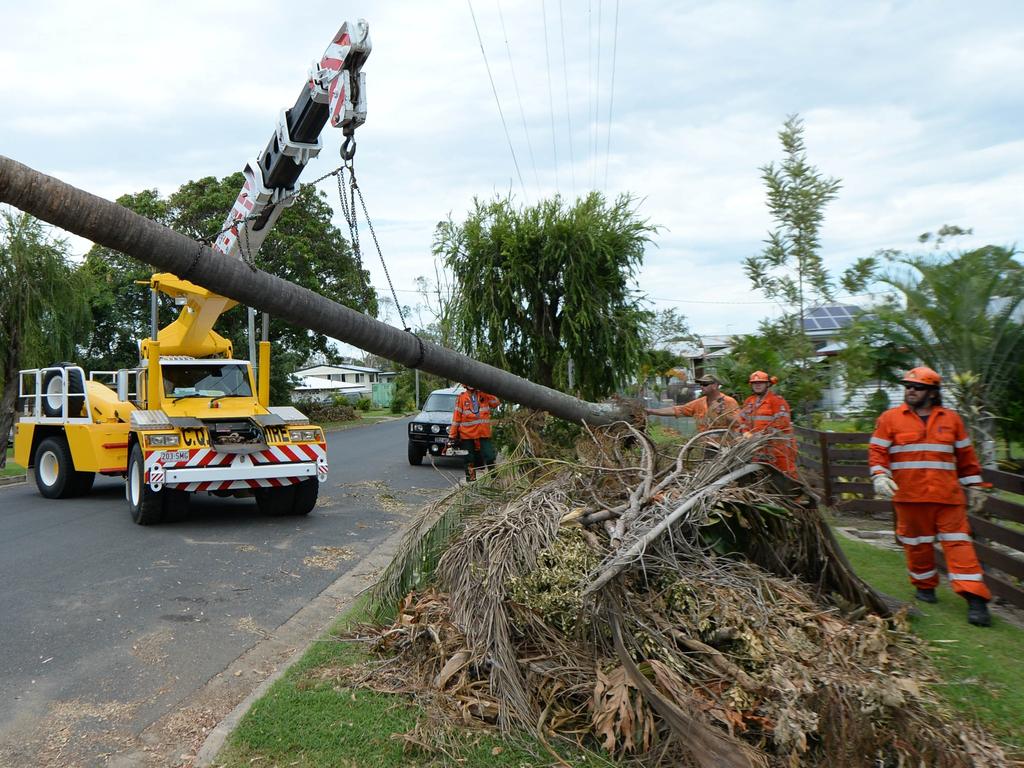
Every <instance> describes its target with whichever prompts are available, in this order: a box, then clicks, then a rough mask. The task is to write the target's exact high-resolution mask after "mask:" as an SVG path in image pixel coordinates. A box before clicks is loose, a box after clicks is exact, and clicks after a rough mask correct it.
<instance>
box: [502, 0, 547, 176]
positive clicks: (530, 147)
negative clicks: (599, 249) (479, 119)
mask: <svg viewBox="0 0 1024 768" xmlns="http://www.w3.org/2000/svg"><path fill="white" fill-rule="evenodd" d="M497 6H498V19H499V20H500V21H501V36H502V37H504V38H505V53H507V54H508V68H509V69H510V70H511V71H512V85H513V86H514V87H515V90H516V101H518V102H519V116H520V117H521V118H522V120H523V133H525V134H526V148H527V149H528V150H529V152H530V165H532V166H533V180H534V182H535V183H536V184H537V194H538V195H541V194H542V193H541V186H540V176H539V175H538V174H537V161H536V160H534V158H533V142H532V141H530V129H529V127H528V126H527V125H526V111H525V110H524V109H523V97H522V96H520V95H519V79H518V78H517V77H516V67H515V65H514V64H513V63H512V47H511V46H510V45H509V44H508V32H507V31H505V15H504V14H503V13H502V12H501V2H500V0H498V3H497Z"/></svg>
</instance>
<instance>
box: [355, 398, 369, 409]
mask: <svg viewBox="0 0 1024 768" xmlns="http://www.w3.org/2000/svg"><path fill="white" fill-rule="evenodd" d="M356 408H357V409H358V410H360V411H368V410H370V409H371V408H373V400H371V399H370V398H368V397H360V398H359V399H358V400H356Z"/></svg>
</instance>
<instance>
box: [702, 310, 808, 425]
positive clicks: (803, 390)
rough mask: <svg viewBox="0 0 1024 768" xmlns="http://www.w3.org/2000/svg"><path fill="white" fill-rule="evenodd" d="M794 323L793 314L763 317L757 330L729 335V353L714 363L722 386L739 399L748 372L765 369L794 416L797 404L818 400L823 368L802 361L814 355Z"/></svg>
mask: <svg viewBox="0 0 1024 768" xmlns="http://www.w3.org/2000/svg"><path fill="white" fill-rule="evenodd" d="M796 322H797V320H796V317H795V316H793V315H787V316H785V317H782V318H780V319H779V320H763V321H762V322H761V324H760V326H758V332H757V333H753V334H747V335H743V336H735V337H733V340H732V346H731V348H730V350H729V354H727V355H725V356H724V357H722V358H720V359H719V360H718V363H717V364H716V366H715V375H716V376H718V378H719V379H721V381H722V389H723V390H724V391H726V392H729V393H734V394H735V395H736V398H737V399H738V400H740V401H741V402H742V401H743V399H744V398H745V397H746V396H747V395H748V394H749V393H750V385H749V384H748V383H747V382H748V380H749V378H750V374H751V373H753V372H754V371H766V372H767V373H768V374H769V375H771V376H775V377H777V378H778V380H779V383H778V385H777V386H776V387H775V390H776V391H777V392H778V393H779V394H780V395H781V396H782V397H784V398H786V400H787V401H788V402H789V404H790V406H791V407H792V408H793V409H794V415H795V416H799V415H800V414H799V411H798V405H799V404H809V403H813V402H815V401H816V400H818V399H819V398H820V397H821V390H822V388H823V387H824V386H825V384H826V379H827V371H826V370H825V369H824V368H823V367H822V366H819V365H808V364H807V363H806V361H807V360H808V359H809V358H811V357H813V356H814V346H813V345H812V344H811V342H810V340H809V339H808V338H807V336H806V335H804V334H802V333H800V332H799V331H798V330H797V329H796V327H795V325H796ZM805 413H806V409H805Z"/></svg>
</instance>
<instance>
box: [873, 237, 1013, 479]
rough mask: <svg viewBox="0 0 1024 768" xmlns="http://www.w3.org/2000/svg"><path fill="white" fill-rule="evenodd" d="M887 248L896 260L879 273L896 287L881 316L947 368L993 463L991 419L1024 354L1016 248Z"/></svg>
mask: <svg viewBox="0 0 1024 768" xmlns="http://www.w3.org/2000/svg"><path fill="white" fill-rule="evenodd" d="M885 255H886V257H887V258H888V260H889V261H890V263H891V267H890V269H889V270H888V271H887V272H885V273H884V274H883V275H882V276H881V277H880V280H881V282H882V283H885V284H887V285H889V286H891V287H892V288H893V289H894V290H895V293H896V295H895V296H892V297H890V298H889V299H888V300H886V301H885V302H884V303H883V304H882V305H881V306H879V307H878V308H876V309H875V310H874V314H875V316H876V318H877V320H876V322H877V323H879V324H881V325H882V326H884V327H885V328H887V329H888V336H889V338H890V339H891V340H893V341H896V342H898V343H899V344H901V345H902V344H905V345H906V347H907V348H908V349H910V350H912V351H913V353H914V357H915V358H916V359H917V360H919V361H920V362H922V363H924V364H925V365H928V366H931V367H932V368H934V369H935V370H937V371H939V373H941V374H942V376H943V378H944V379H945V381H946V389H947V391H950V392H951V394H952V395H953V397H954V398H955V400H956V402H957V404H958V406H959V409H960V411H961V415H963V417H964V419H965V421H966V422H967V423H968V426H969V427H971V429H972V431H973V432H974V434H975V439H976V441H977V442H978V443H979V445H980V446H981V449H982V451H983V453H986V460H987V461H988V462H989V463H991V461H993V460H994V455H993V453H992V448H991V446H992V443H991V441H992V439H993V437H994V429H995V424H994V419H996V418H997V417H999V416H1000V415H1001V414H1002V413H1003V412H1004V405H1005V404H1006V402H1007V396H1008V393H1009V391H1010V385H1011V382H1012V381H1013V376H1015V375H1016V372H1017V371H1018V368H1019V365H1020V359H1021V355H1022V354H1024V328H1022V325H1021V322H1020V320H1019V319H1018V318H1019V316H1020V310H1021V306H1022V304H1024V266H1022V264H1021V262H1020V261H1019V260H1018V258H1017V257H1018V253H1017V251H1016V250H1014V249H1013V248H1005V247H1000V246H994V245H986V246H983V247H981V248H976V249H974V250H970V251H966V252H957V253H946V254H944V255H938V256H935V255H929V256H915V255H909V254H906V253H902V252H899V251H889V252H886V254H885ZM858 327H859V326H858Z"/></svg>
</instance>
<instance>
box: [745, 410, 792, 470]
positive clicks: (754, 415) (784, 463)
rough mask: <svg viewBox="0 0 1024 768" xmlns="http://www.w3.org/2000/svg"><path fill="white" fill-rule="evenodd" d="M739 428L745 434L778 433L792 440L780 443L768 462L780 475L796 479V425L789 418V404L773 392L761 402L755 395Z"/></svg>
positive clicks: (773, 450)
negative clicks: (770, 431)
mask: <svg viewBox="0 0 1024 768" xmlns="http://www.w3.org/2000/svg"><path fill="white" fill-rule="evenodd" d="M736 426H737V427H738V428H739V429H740V430H742V431H744V432H764V431H767V430H774V431H776V432H781V433H782V434H784V435H786V436H787V437H788V439H786V440H779V441H777V444H775V445H772V447H771V448H770V449H769V453H770V456H769V457H768V463H769V464H771V465H772V466H774V467H775V468H776V469H778V470H779V471H780V472H783V473H784V474H787V475H789V476H791V477H795V476H796V442H795V440H794V439H793V422H792V421H791V420H790V416H789V403H787V402H786V400H785V399H784V398H783V397H781V396H779V395H776V394H775V393H774V392H772V391H771V390H768V391H767V392H765V393H764V397H762V398H761V400H760V402H758V399H757V395H751V396H750V397H748V398H747V399H746V401H744V403H743V407H742V408H741V409H740V413H739V418H738V419H737V421H736Z"/></svg>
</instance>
